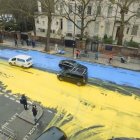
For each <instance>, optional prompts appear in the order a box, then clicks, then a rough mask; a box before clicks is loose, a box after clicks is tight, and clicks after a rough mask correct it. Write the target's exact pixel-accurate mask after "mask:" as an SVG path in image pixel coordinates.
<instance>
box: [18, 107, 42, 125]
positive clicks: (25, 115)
mask: <svg viewBox="0 0 140 140" xmlns="http://www.w3.org/2000/svg"><path fill="white" fill-rule="evenodd" d="M37 110H38V112H37V116H36V121H35V120H34V116H33V113H32V107H31V106H29V108H28V110H24V111H23V112H21V113H20V114H19V115H18V117H19V118H21V119H23V120H25V121H27V122H29V123H31V124H35V123H36V122H37V121H38V120H39V119H40V117H41V116H42V114H43V110H42V108H41V107H40V106H37Z"/></svg>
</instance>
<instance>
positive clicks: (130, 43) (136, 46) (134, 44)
mask: <svg viewBox="0 0 140 140" xmlns="http://www.w3.org/2000/svg"><path fill="white" fill-rule="evenodd" d="M126 46H128V47H134V48H138V47H139V43H138V42H135V41H133V40H131V41H129V42H126Z"/></svg>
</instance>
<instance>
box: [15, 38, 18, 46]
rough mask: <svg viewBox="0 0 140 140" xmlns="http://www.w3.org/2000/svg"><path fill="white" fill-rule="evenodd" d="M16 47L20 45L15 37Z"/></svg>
mask: <svg viewBox="0 0 140 140" xmlns="http://www.w3.org/2000/svg"><path fill="white" fill-rule="evenodd" d="M15 47H18V43H17V39H16V38H15Z"/></svg>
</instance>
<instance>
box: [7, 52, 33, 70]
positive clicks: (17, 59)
mask: <svg viewBox="0 0 140 140" xmlns="http://www.w3.org/2000/svg"><path fill="white" fill-rule="evenodd" d="M8 62H9V64H10V65H17V66H20V67H25V68H29V67H31V66H32V65H33V61H32V57H31V56H28V55H16V56H14V57H12V58H10V59H9V61H8Z"/></svg>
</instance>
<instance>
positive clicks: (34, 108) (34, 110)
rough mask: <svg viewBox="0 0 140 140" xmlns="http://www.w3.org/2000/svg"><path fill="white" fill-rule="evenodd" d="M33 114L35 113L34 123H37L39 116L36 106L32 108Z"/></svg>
mask: <svg viewBox="0 0 140 140" xmlns="http://www.w3.org/2000/svg"><path fill="white" fill-rule="evenodd" d="M32 113H33V116H34V121H35V122H36V115H37V108H36V105H33V106H32Z"/></svg>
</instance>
